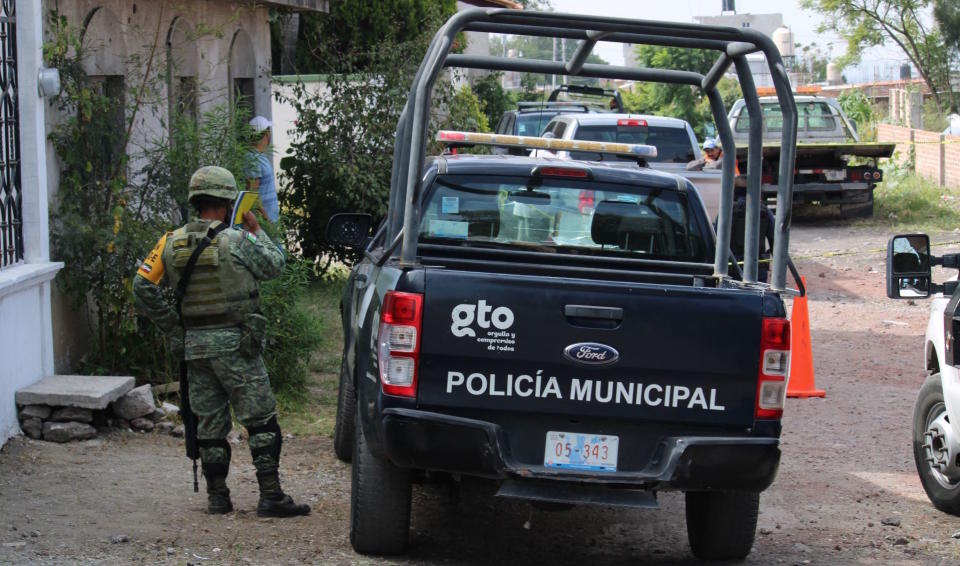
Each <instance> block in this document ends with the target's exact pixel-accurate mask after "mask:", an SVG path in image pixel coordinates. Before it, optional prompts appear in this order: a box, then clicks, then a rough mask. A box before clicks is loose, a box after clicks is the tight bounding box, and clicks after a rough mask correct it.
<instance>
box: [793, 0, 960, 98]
mask: <svg viewBox="0 0 960 566" xmlns="http://www.w3.org/2000/svg"><path fill="white" fill-rule="evenodd" d="M934 3H935V0H801V3H800V5H801V6H802V7H804V8H806V9H812V10H815V11H817V12H820V13H821V14H823V16H824V18H823V23H822V24H821V25H820V31H821V32H824V31H832V32H835V33H836V34H837V35H839V36H840V37H841V38H842V39H843V40H844V41H846V42H847V51H846V54H845V55H844V56H843V57H842V58H841V63H842V64H850V63H855V62H857V61H859V60H860V57H861V56H862V55H863V53H864V51H866V50H867V49H869V48H871V47H875V46H878V45H883V44H884V43H885V42H886V41H888V40H889V41H893V42H894V43H895V44H896V45H897V46H898V47H900V49H901V50H902V51H903V53H904V55H906V56H907V58H908V59H910V62H911V63H913V65H914V67H916V68H917V71H918V72H919V73H920V76H921V77H922V78H923V81H924V82H925V83H926V85H927V87H928V88H929V89H930V93H931V95H932V96H933V99H934V100H935V101H936V104H937V108H938V109H939V110H940V111H941V112H942V111H943V110H944V109H945V108H950V109H952V110H954V111H956V109H957V106H958V100H957V97H956V93H954V92H953V89H952V87H951V84H950V67H951V65H950V62H951V61H950V54H949V50H948V49H947V45H946V43H945V42H944V33H942V32H941V30H940V29H938V28H937V27H931V26H930V25H928V22H929V11H930V9H931V7H933V5H934ZM937 3H942V4H947V2H945V1H944V0H938V2H937ZM941 11H942V12H945V13H947V14H952V13H953V12H954V8H953V5H952V3H951V6H948V7H946V8H944V9H943V10H941Z"/></svg>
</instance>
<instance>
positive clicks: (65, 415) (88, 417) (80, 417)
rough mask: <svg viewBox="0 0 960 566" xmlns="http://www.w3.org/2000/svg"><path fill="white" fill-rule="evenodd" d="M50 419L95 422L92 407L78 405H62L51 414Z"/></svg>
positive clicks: (62, 421)
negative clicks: (78, 406)
mask: <svg viewBox="0 0 960 566" xmlns="http://www.w3.org/2000/svg"><path fill="white" fill-rule="evenodd" d="M50 420H51V421H57V422H61V423H65V422H68V421H77V422H81V423H91V422H93V411H91V410H90V409H80V408H77V407H62V408H60V409H57V410H56V411H54V412H53V415H51V416H50Z"/></svg>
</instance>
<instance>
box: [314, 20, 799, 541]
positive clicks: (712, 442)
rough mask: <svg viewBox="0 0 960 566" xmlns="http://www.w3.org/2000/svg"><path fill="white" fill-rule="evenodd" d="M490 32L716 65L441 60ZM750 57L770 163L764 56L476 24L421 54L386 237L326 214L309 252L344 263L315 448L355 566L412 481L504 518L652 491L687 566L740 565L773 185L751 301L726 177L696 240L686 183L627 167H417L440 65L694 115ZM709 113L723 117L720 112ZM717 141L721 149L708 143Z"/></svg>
mask: <svg viewBox="0 0 960 566" xmlns="http://www.w3.org/2000/svg"><path fill="white" fill-rule="evenodd" d="M497 26H502V30H503V31H510V32H515V33H519V32H527V33H530V34H531V35H549V34H551V33H555V34H559V35H558V36H561V37H579V38H581V39H583V43H582V45H581V50H583V49H585V50H586V54H589V50H590V49H591V48H592V47H593V44H595V43H596V41H595V40H596V39H597V37H601V36H602V37H604V38H605V39H606V40H617V41H624V42H630V43H637V42H641V41H654V42H659V44H664V42H666V44H671V43H670V41H672V40H668V39H665V38H669V37H671V36H670V34H671V33H673V34H675V35H676V37H677V38H678V39H676V41H675V42H674V43H675V44H678V45H682V46H697V45H699V43H698V41H700V40H699V39H694V38H697V37H700V36H701V35H702V37H704V38H707V39H704V40H703V41H704V42H706V43H704V45H705V46H706V48H711V49H718V50H726V51H724V55H722V56H721V58H720V61H719V62H718V65H717V66H715V69H714V70H712V71H711V73H709V74H708V75H707V76H706V77H705V76H702V75H699V74H697V73H689V72H686V71H671V72H669V73H662V72H661V71H660V70H646V71H647V73H646V74H644V73H637V72H635V71H636V70H635V69H626V68H619V67H609V68H608V67H607V66H600V65H591V64H589V63H585V62H584V61H585V59H586V54H584V53H580V54H579V55H577V56H575V57H574V60H573V61H572V62H568V64H567V65H566V66H564V65H563V64H561V63H553V62H547V61H542V62H536V61H534V62H530V61H522V62H517V61H516V60H514V59H502V60H501V59H497V58H487V57H476V56H468V55H458V54H453V53H450V52H449V47H450V45H451V44H452V41H453V39H454V38H455V37H456V34H457V33H460V32H461V31H464V30H467V31H493V30H496V29H501V28H499V27H497ZM589 30H599V31H600V32H604V33H603V34H600V35H599V36H598V35H597V33H599V32H598V31H589ZM607 32H609V33H607ZM581 36H582V37H581ZM709 38H714V39H709ZM708 39H709V41H708ZM750 46H753V48H752V49H753V51H763V52H764V53H765V54H766V55H767V57H768V59H769V60H770V61H771V66H772V70H773V72H774V74H775V78H774V81H775V83H777V84H779V85H780V86H781V87H783V88H782V89H781V90H780V91H782V92H784V93H786V94H785V97H784V98H783V100H781V104H782V106H783V107H784V109H785V114H786V115H787V119H786V123H787V126H786V127H785V128H784V130H785V133H784V141H785V143H784V144H783V145H784V147H785V148H786V151H784V152H783V153H784V154H786V157H787V158H789V157H790V148H791V143H793V142H792V138H791V137H790V136H791V135H794V136H795V129H794V130H793V131H791V127H790V123H791V112H793V106H792V99H791V98H790V97H789V92H790V90H789V85H788V84H786V80H787V79H786V74H785V73H784V72H782V65H781V66H777V65H778V64H779V62H780V59H779V54H778V53H777V51H776V48H775V47H774V46H773V45H772V43H770V41H769V40H768V39H767V38H765V37H764V36H762V35H760V34H756V33H754V32H751V31H749V30H737V29H731V28H709V27H702V26H696V25H692V24H672V23H669V24H668V23H660V22H655V23H651V22H640V21H632V20H623V19H612V18H598V17H587V16H572V15H564V14H555V13H549V14H548V13H534V12H516V11H512V10H474V11H466V12H461V13H459V14H458V15H456V16H454V17H453V18H452V19H451V20H450V21H449V22H448V23H447V25H446V26H444V27H443V28H442V29H441V30H440V31H439V32H438V34H437V37H436V38H435V39H434V42H433V44H431V48H430V50H429V51H428V54H427V56H426V58H425V60H424V63H423V65H422V66H421V69H420V73H419V74H418V76H417V79H416V81H415V83H414V85H413V87H412V89H411V98H410V101H409V102H408V104H407V107H406V109H405V110H404V113H403V116H402V117H401V120H400V123H399V124H398V129H397V142H396V147H395V150H394V170H393V180H392V187H391V197H390V206H389V212H388V213H387V216H386V218H385V219H384V221H383V222H382V224H381V225H380V226H379V227H378V228H376V229H375V230H372V231H371V222H370V218H369V217H368V216H364V215H359V214H340V215H337V216H334V217H333V218H332V219H331V220H330V223H329V225H328V231H327V238H328V239H329V240H330V241H331V242H334V243H338V244H342V245H348V246H355V247H356V248H357V249H358V250H360V251H362V256H363V257H362V260H360V261H359V262H358V263H357V264H356V265H355V266H354V267H353V269H352V272H351V274H350V278H349V282H348V285H347V288H346V290H345V293H344V297H343V302H342V317H343V327H344V337H345V344H344V354H343V365H342V371H341V376H340V392H339V400H338V413H337V421H336V429H335V449H336V451H337V454H338V456H339V457H340V458H341V459H343V460H349V461H352V492H351V529H350V540H351V543H352V545H353V547H354V549H355V550H357V551H358V552H360V553H364V554H398V553H401V552H403V551H404V550H405V548H406V545H407V537H408V531H409V524H410V511H411V483H412V482H413V481H414V478H417V477H421V476H422V474H420V473H419V472H422V471H428V472H431V473H449V474H450V476H451V477H459V476H461V475H468V476H476V477H480V478H488V479H489V480H492V481H495V482H498V484H499V491H498V493H497V495H498V496H502V497H511V498H520V499H526V500H530V501H536V502H550V503H559V504H567V505H577V504H601V505H620V506H624V505H625V506H638V507H655V506H656V494H657V492H659V491H664V490H678V491H682V492H684V493H685V496H686V516H687V527H688V533H689V542H690V545H691V550H692V551H693V553H694V554H695V555H696V556H697V557H699V558H702V559H731V558H733V559H737V558H743V557H745V556H746V555H747V554H748V553H749V552H750V549H751V548H752V545H753V540H754V533H755V528H756V522H757V513H758V506H759V493H760V492H761V491H763V490H764V489H766V488H767V487H768V486H769V485H770V484H771V482H773V480H774V477H775V475H776V472H777V467H778V464H779V460H780V448H779V437H780V431H781V423H780V419H781V416H782V412H783V404H784V397H785V392H786V385H787V372H788V368H789V356H790V322H789V321H788V319H787V318H786V310H785V308H784V302H783V300H782V295H784V294H785V293H788V292H790V290H789V289H785V288H784V279H785V273H786V267H785V265H786V263H785V262H786V249H787V248H786V246H787V242H786V239H787V237H788V228H789V214H790V185H789V179H790V178H791V176H789V175H784V176H783V178H784V179H787V181H785V183H786V184H785V185H784V187H783V188H782V190H781V194H780V195H779V196H780V201H779V203H778V204H779V205H780V206H778V211H777V212H778V219H777V220H778V223H779V224H778V226H779V227H780V231H779V232H778V238H779V241H778V242H777V245H778V246H779V247H778V249H777V250H775V252H774V265H773V270H772V271H773V278H772V284H770V285H768V284H765V283H758V282H757V279H756V277H757V265H756V261H757V259H756V255H755V254H754V255H753V256H752V257H750V255H749V253H748V257H747V258H746V264H745V265H744V268H743V270H742V272H741V270H740V269H739V268H738V267H737V266H736V264H735V263H732V262H730V261H729V257H730V254H729V243H730V230H731V229H730V222H731V220H730V218H731V206H732V205H731V202H732V195H733V164H732V160H731V163H730V164H729V166H728V167H727V168H726V169H725V170H724V175H723V178H724V187H723V195H722V196H721V199H720V205H719V220H718V225H717V226H718V227H717V232H716V233H715V232H714V229H713V227H712V224H711V219H710V218H708V217H707V214H706V212H705V209H704V206H703V203H702V202H701V200H700V198H699V196H698V194H697V191H696V190H695V189H694V187H693V185H692V184H691V183H690V182H689V181H687V180H685V179H683V178H682V177H679V176H676V175H672V174H669V173H665V172H659V171H654V170H651V169H649V168H646V167H643V166H640V167H637V166H631V167H624V166H617V165H613V164H607V163H604V162H584V161H576V160H557V159H551V158H532V157H523V156H512V155H505V156H500V155H488V156H479V155H462V154H461V155H450V154H444V155H440V156H438V157H433V158H425V157H424V152H425V146H426V139H425V137H426V132H427V128H426V127H425V116H427V115H429V112H428V111H427V109H428V102H427V101H426V100H425V98H424V97H425V93H429V91H430V88H431V84H432V83H431V81H432V80H434V79H435V78H436V76H437V75H438V74H439V71H440V69H441V68H442V67H444V66H461V67H476V68H494V69H507V70H511V69H513V70H519V71H537V70H539V71H540V72H558V73H564V72H566V73H571V74H577V73H583V74H588V75H589V76H610V77H613V78H630V77H633V78H638V76H639V75H641V74H642V75H643V76H644V77H645V78H646V79H649V80H656V79H658V78H661V79H662V80H664V81H665V82H686V83H689V84H691V85H700V86H701V87H702V88H704V89H706V90H707V92H708V93H712V94H711V99H713V97H714V96H715V95H716V91H715V79H716V80H718V79H719V77H721V76H722V75H723V73H724V72H725V71H726V68H727V67H728V66H730V65H731V64H737V69H738V71H739V70H741V63H745V59H744V60H743V61H741V59H742V58H743V57H744V56H745V54H747V53H750V52H752V51H751V47H750ZM742 68H744V69H747V72H749V67H748V66H746V65H743V66H742ZM714 75H716V77H714ZM747 80H749V77H744V76H743V75H742V74H741V81H747ZM751 88H752V87H751ZM744 90H745V91H749V90H751V89H748V88H746V87H745V88H744ZM716 97H717V99H719V97H718V95H717V96H716ZM754 98H755V97H754ZM757 108H758V106H757ZM714 114H715V115H717V116H718V117H719V118H722V117H723V115H724V109H723V106H722V102H721V103H720V104H719V106H718V107H716V108H714ZM717 123H718V124H719V128H720V137H721V140H722V141H723V143H724V144H726V147H727V148H728V149H729V148H732V147H733V141H732V132H730V130H729V126H728V125H727V126H724V124H725V121H723V120H721V119H718V120H717ZM793 123H794V124H795V115H794V116H793ZM759 133H760V132H759V130H757V132H756V134H757V135H759ZM438 139H439V140H440V141H442V142H445V143H447V144H448V145H454V146H456V145H478V144H481V145H499V146H504V147H521V148H526V149H530V148H541V149H552V150H565V151H572V150H578V151H597V152H607V153H611V154H615V155H620V156H630V155H633V156H634V157H635V158H637V159H638V161H640V162H641V165H642V161H643V159H644V158H650V157H653V156H655V152H656V148H654V147H652V146H643V145H626V144H609V143H607V144H604V143H600V142H585V141H577V140H558V139H552V140H551V139H544V138H525V137H518V136H502V135H497V134H487V135H482V134H471V133H463V132H440V133H439V135H438ZM756 147H757V148H759V147H760V144H756ZM758 157H759V156H758V155H752V159H753V161H752V165H751V167H753V169H751V171H754V170H755V171H754V173H755V174H754V175H753V176H751V177H750V179H751V180H750V181H749V184H748V205H747V206H748V216H750V213H749V211H750V210H752V211H754V212H757V214H756V216H757V218H756V219H751V218H748V221H747V226H746V228H745V229H746V237H747V240H748V242H753V243H757V241H758V240H757V234H758V226H759V219H758V216H759V213H758V211H759V208H757V205H758V204H759V203H760V178H759V169H757V166H758V165H759V159H758ZM788 166H789V164H785V167H788ZM751 203H752V204H751ZM751 206H752V207H753V208H751ZM749 247H750V246H749V245H748V246H747V248H748V250H749Z"/></svg>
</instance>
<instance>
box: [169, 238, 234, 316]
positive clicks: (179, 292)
mask: <svg viewBox="0 0 960 566" xmlns="http://www.w3.org/2000/svg"><path fill="white" fill-rule="evenodd" d="M229 227H230V225H229V224H225V223H223V222H220V223H219V224H217V225H216V226H210V227H209V228H207V234H206V235H205V236H204V237H203V239H202V240H200V243H199V244H197V247H196V248H194V249H193V253H192V254H190V259H188V260H187V265H185V266H184V267H183V274H182V275H181V277H180V281H179V282H178V283H177V288H176V290H175V291H174V292H173V298H174V300H175V301H176V302H177V316H179V317H180V318H181V322H182V318H183V314H181V306H182V305H183V295H184V294H185V293H186V292H187V285H189V284H190V278H191V277H192V276H193V268H194V267H196V265H197V260H198V259H200V254H201V253H202V252H203V250H205V249H206V248H207V246H209V245H210V242H212V241H213V239H214V238H216V237H217V234H219V233H220V232H223V231H224V230H226V229H227V228H229Z"/></svg>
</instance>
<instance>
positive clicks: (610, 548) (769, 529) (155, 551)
mask: <svg viewBox="0 0 960 566" xmlns="http://www.w3.org/2000/svg"><path fill="white" fill-rule="evenodd" d="M888 237H889V234H888V233H885V232H882V231H880V230H876V229H866V228H851V227H847V226H842V227H841V226H831V225H827V224H823V223H818V224H814V225H810V224H808V225H799V226H797V227H796V229H795V230H794V231H793V241H792V243H791V250H792V254H793V255H794V256H795V257H798V258H807V259H801V260H799V261H798V264H799V266H800V270H801V272H802V273H803V274H804V275H805V276H806V278H807V283H808V288H809V291H810V316H811V326H812V340H813V351H814V359H815V368H816V379H817V385H818V386H819V387H821V388H823V389H826V391H827V397H826V398H825V399H807V400H802V399H790V400H789V401H788V403H787V408H786V412H785V417H784V433H783V459H782V462H781V466H780V472H779V475H778V477H777V480H776V482H775V483H774V485H773V486H772V487H771V488H770V489H769V490H768V491H767V492H765V493H764V494H763V496H762V497H761V515H760V521H759V527H758V530H759V532H758V535H757V540H756V544H755V546H754V550H753V553H752V554H751V555H750V556H749V557H748V559H747V560H746V563H747V564H957V563H960V540H958V539H954V538H952V535H953V534H954V533H956V532H958V531H960V519H958V518H955V517H952V516H949V515H946V514H943V513H940V512H939V511H936V510H935V509H934V508H933V507H932V506H931V505H930V503H929V502H928V501H927V499H926V496H925V495H924V493H923V490H922V488H921V487H920V482H919V480H918V478H917V475H916V472H915V469H914V464H913V457H912V454H911V448H910V426H911V411H912V407H913V403H914V399H915V396H916V392H917V390H918V389H919V387H920V385H921V383H922V381H923V379H924V371H923V360H922V337H923V334H924V330H925V328H926V321H927V312H928V308H929V303H928V302H927V301H916V302H915V304H910V303H908V302H907V301H898V302H894V301H890V300H887V299H886V298H885V296H884V289H883V271H884V256H883V254H880V253H871V250H875V249H881V248H883V247H884V246H885V245H886V240H887V238H888ZM932 239H933V240H934V241H935V242H943V241H953V240H960V234H949V233H945V234H935V235H933V236H932ZM954 248H955V249H954V250H953V251H960V247H958V246H954ZM948 249H950V248H947V247H943V248H938V251H939V252H943V251H946V250H948ZM842 251H855V252H857V253H856V254H854V255H835V252H842ZM825 254H828V255H829V257H820V256H823V255H825ZM941 280H942V278H941ZM181 442H182V441H180V440H177V439H174V438H171V437H167V436H161V435H141V434H134V433H128V432H118V433H113V434H111V435H108V436H105V437H104V436H102V437H100V438H97V439H95V440H92V441H87V442H83V443H77V444H69V445H56V444H50V443H44V442H33V441H29V440H24V439H22V438H18V439H14V440H12V441H10V442H9V443H8V444H7V446H6V447H5V448H4V449H3V452H2V454H0V502H2V503H0V563H3V564H76V563H106V564H155V563H166V564H186V563H192V564H246V563H250V564H297V563H323V564H366V563H381V562H384V561H381V560H378V559H371V558H365V557H362V556H359V555H356V554H354V553H353V552H352V550H351V548H350V544H349V542H348V539H347V533H348V522H349V491H350V469H349V466H348V465H346V464H342V463H340V462H338V461H337V460H336V459H335V458H334V455H333V448H332V444H331V441H330V439H328V438H318V437H307V438H288V439H287V440H286V441H285V442H284V456H283V463H282V469H283V477H284V480H285V487H286V489H287V491H288V492H290V493H291V494H293V495H295V496H296V497H298V498H301V499H304V500H306V501H307V502H309V503H310V504H311V505H312V506H313V508H314V512H313V514H312V515H310V516H309V517H304V518H297V519H287V520H278V519H259V518H257V517H256V514H255V513H254V511H253V510H254V508H255V505H256V482H255V477H254V473H253V468H252V466H251V465H250V462H249V457H248V456H247V454H246V450H245V449H243V447H242V446H239V447H238V449H236V450H234V466H233V469H232V471H231V476H230V479H229V483H230V485H231V488H232V489H233V494H234V504H235V505H236V507H237V509H238V510H237V511H236V512H234V513H231V514H229V515H226V516H224V517H210V516H207V515H206V514H205V513H204V505H205V497H204V496H203V494H202V493H201V494H194V493H193V492H192V489H191V483H190V481H191V480H190V476H189V472H188V460H186V459H185V458H183V456H182V451H183V449H182V445H181ZM492 492H493V488H492V487H491V486H488V485H484V484H467V485H465V486H464V488H463V490H462V492H461V494H460V497H459V498H453V497H451V494H450V493H449V492H448V490H447V489H446V488H445V487H444V486H440V485H426V486H419V487H416V488H415V490H414V513H413V521H412V531H411V544H410V554H409V556H408V557H406V558H405V559H401V560H391V561H386V562H389V563H397V564H408V563H409V564H477V565H480V564H520V563H528V564H534V563H542V564H628V563H629V564H639V563H643V564H687V563H694V562H695V561H694V559H693V558H692V557H691V555H690V553H689V549H688V546H687V542H686V529H685V526H684V512H683V498H682V496H680V495H677V494H669V493H668V494H661V495H660V498H659V499H660V504H661V509H659V510H655V511H654V510H621V509H610V508H589V507H582V508H575V509H573V510H569V511H562V512H548V511H542V510H538V509H534V508H532V507H530V506H528V505H526V504H521V503H514V502H507V501H502V500H494V499H492V498H490V497H489V496H490V495H491V494H492ZM888 519H895V520H896V521H889V520H888ZM884 520H887V521H884ZM882 521H884V522H897V521H899V526H888V525H884V524H882ZM958 536H960V535H958ZM111 539H113V540H114V541H117V542H111ZM119 541H123V542H119Z"/></svg>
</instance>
